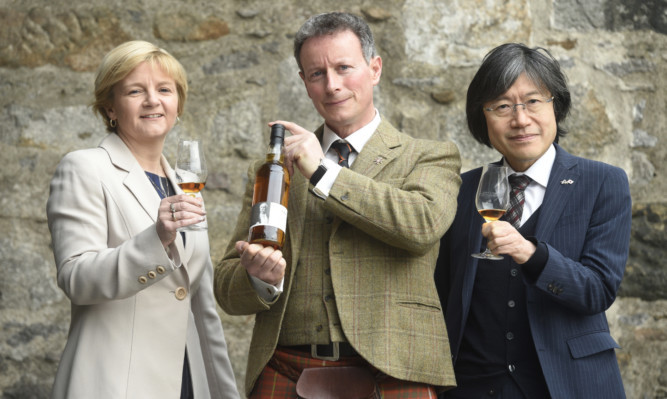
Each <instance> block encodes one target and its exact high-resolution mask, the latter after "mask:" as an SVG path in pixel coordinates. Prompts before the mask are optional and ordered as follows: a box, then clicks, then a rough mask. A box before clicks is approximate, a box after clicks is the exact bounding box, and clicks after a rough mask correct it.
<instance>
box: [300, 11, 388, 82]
mask: <svg viewBox="0 0 667 399" xmlns="http://www.w3.org/2000/svg"><path fill="white" fill-rule="evenodd" d="M346 30H349V31H351V32H352V33H354V34H355V35H356V36H357V38H359V42H360V43H361V52H362V54H363V55H364V58H365V59H366V63H370V61H371V58H373V57H375V56H377V52H376V50H375V41H374V40H373V33H372V32H371V28H370V27H369V26H368V24H367V23H366V21H364V20H363V18H361V17H359V16H357V15H354V14H349V13H344V12H330V13H324V14H318V15H315V16H313V17H310V18H309V19H308V20H307V21H306V22H305V23H304V24H303V25H302V26H301V28H300V29H299V31H298V32H297V33H296V36H295V37H294V58H295V59H296V63H297V64H298V65H299V70H300V71H301V72H303V66H302V65H301V58H300V56H301V48H302V47H303V44H304V43H305V42H306V40H308V39H310V38H312V37H319V36H324V35H333V34H334V33H339V32H343V31H346Z"/></svg>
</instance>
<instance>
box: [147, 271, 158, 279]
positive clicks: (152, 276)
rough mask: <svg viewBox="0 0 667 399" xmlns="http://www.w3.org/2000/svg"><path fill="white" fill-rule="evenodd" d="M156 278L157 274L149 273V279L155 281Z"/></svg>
mask: <svg viewBox="0 0 667 399" xmlns="http://www.w3.org/2000/svg"><path fill="white" fill-rule="evenodd" d="M155 277H157V274H155V272H154V271H152V270H151V271H150V272H148V278H150V279H153V278H155Z"/></svg>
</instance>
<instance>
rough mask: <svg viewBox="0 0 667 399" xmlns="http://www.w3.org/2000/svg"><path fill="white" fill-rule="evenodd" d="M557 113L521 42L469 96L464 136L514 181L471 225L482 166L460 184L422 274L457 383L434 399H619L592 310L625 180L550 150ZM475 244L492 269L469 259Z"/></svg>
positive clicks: (614, 253)
mask: <svg viewBox="0 0 667 399" xmlns="http://www.w3.org/2000/svg"><path fill="white" fill-rule="evenodd" d="M569 108H570V92H569V90H568V88H567V84H566V78H565V76H564V75H563V73H562V72H561V70H560V66H559V64H558V62H557V61H556V60H555V59H554V58H553V57H552V56H551V54H549V52H548V51H546V50H545V49H542V48H534V49H531V48H528V47H526V46H524V45H522V44H514V43H510V44H504V45H501V46H499V47H497V48H495V49H493V50H492V51H491V52H490V53H489V54H488V55H487V56H486V57H485V58H484V61H483V63H482V66H481V67H480V69H479V71H478V72H477V74H476V75H475V77H474V78H473V80H472V82H471V84H470V87H469V88H468V96H467V104H466V113H467V120H468V127H469V128H470V131H471V133H472V135H473V137H474V138H475V139H476V140H477V141H479V142H480V143H482V144H485V145H487V146H489V147H491V148H494V149H496V150H497V151H498V152H499V153H500V154H501V155H502V156H503V158H502V160H500V161H499V164H503V165H505V166H507V167H509V169H510V172H509V173H510V174H513V175H514V176H510V177H509V180H510V183H511V184H512V194H510V209H508V210H507V211H508V212H507V214H506V215H505V217H507V216H508V215H510V214H512V215H513V216H514V217H513V218H506V219H501V220H499V221H496V222H490V223H484V221H483V219H482V217H481V216H479V214H478V213H477V209H476V207H475V192H476V189H477V185H478V182H479V180H480V173H481V168H479V169H475V170H472V171H470V172H467V173H464V174H463V175H462V185H461V189H460V192H459V196H458V208H457V214H456V218H455V220H454V223H453V224H452V226H451V228H450V229H449V231H448V232H447V233H446V234H445V236H444V237H443V238H442V241H441V247H440V255H439V258H438V264H437V268H436V274H435V278H436V285H437V287H438V291H439V294H440V300H441V302H442V308H443V310H444V312H445V319H446V324H447V329H448V333H449V338H450V346H451V351H452V355H453V361H454V371H455V374H456V380H457V385H458V387H457V388H456V389H454V390H452V391H448V392H445V394H444V397H445V398H479V397H495V398H504V399H507V398H550V397H552V398H623V397H625V393H624V389H623V383H622V381H621V376H620V372H619V368H618V364H617V361H616V355H615V352H614V349H615V348H618V347H619V346H618V344H617V343H616V342H615V341H614V339H613V338H612V337H611V335H610V334H609V327H608V325H607V319H606V317H605V314H604V312H605V310H607V309H608V308H609V306H611V304H612V303H613V302H614V299H615V298H616V292H617V290H618V287H619V285H620V284H621V279H622V277H623V272H624V269H625V264H626V260H627V256H628V249H629V240H630V222H631V198H630V190H629V186H628V179H627V176H626V174H625V172H624V171H623V170H621V169H619V168H617V167H614V166H610V165H607V164H604V163H601V162H596V161H591V160H587V159H583V158H579V157H575V156H573V155H571V154H569V153H567V152H566V151H565V150H563V148H561V147H560V146H559V145H558V144H557V143H558V141H559V139H560V138H562V137H563V136H564V135H565V133H566V132H565V130H564V129H563V127H562V123H563V121H564V120H565V117H566V116H567V114H568V111H569ZM486 247H488V248H489V249H490V250H491V251H492V252H493V253H494V254H496V255H501V256H502V257H503V259H502V260H484V259H476V258H473V257H471V254H473V253H477V252H480V250H483V249H484V248H486Z"/></svg>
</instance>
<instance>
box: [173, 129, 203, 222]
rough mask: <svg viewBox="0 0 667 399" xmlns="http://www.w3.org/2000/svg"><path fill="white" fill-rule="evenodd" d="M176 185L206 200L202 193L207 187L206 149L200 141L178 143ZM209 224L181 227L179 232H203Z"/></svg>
mask: <svg viewBox="0 0 667 399" xmlns="http://www.w3.org/2000/svg"><path fill="white" fill-rule="evenodd" d="M174 172H176V183H177V184H178V186H179V187H180V188H181V189H182V190H183V192H185V193H186V194H188V195H190V196H192V197H195V198H197V197H198V198H201V199H202V207H203V206H204V202H203V201H204V200H203V198H202V195H201V193H200V191H201V190H202V189H203V188H204V186H205V185H206V178H207V176H208V169H207V168H206V159H205V157H204V147H203V144H202V141H201V140H200V139H192V138H181V139H179V141H178V156H177V158H176V165H175V166H174ZM207 229H208V224H207V222H206V220H203V221H201V222H199V223H196V224H191V225H189V226H183V227H179V228H178V229H177V230H178V231H201V230H207Z"/></svg>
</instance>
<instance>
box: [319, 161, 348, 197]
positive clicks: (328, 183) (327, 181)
mask: <svg viewBox="0 0 667 399" xmlns="http://www.w3.org/2000/svg"><path fill="white" fill-rule="evenodd" d="M322 165H324V167H325V168H327V172H326V173H325V174H324V176H322V178H321V179H320V181H318V182H317V185H316V186H315V187H313V193H315V195H317V196H318V197H320V198H322V199H327V198H328V197H329V191H331V187H333V184H334V182H335V181H336V178H337V177H338V174H339V173H340V170H341V169H343V167H342V166H340V165H338V164H337V163H336V162H334V161H332V160H329V159H326V158H323V159H322Z"/></svg>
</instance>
